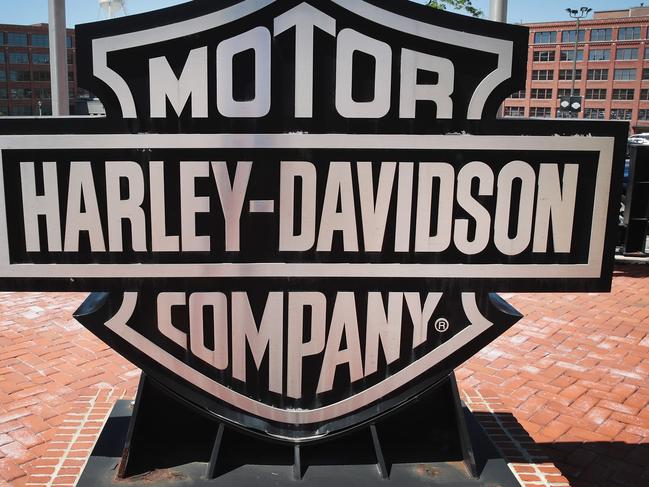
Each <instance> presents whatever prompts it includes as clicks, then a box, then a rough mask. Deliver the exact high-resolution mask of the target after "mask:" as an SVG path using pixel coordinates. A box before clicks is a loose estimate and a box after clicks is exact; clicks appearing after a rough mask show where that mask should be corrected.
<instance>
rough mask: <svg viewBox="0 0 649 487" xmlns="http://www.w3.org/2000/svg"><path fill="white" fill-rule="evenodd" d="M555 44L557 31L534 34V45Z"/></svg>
mask: <svg viewBox="0 0 649 487" xmlns="http://www.w3.org/2000/svg"><path fill="white" fill-rule="evenodd" d="M556 42H557V31H555V30H552V31H547V32H535V33H534V44H555V43H556Z"/></svg>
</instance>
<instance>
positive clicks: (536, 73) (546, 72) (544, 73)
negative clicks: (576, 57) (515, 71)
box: [532, 69, 554, 81]
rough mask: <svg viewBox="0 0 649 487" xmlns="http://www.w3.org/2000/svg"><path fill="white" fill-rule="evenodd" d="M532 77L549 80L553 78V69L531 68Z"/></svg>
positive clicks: (538, 79)
mask: <svg viewBox="0 0 649 487" xmlns="http://www.w3.org/2000/svg"><path fill="white" fill-rule="evenodd" d="M532 79H533V80H534V81H549V80H552V79H554V71H553V70H551V69H533V70H532Z"/></svg>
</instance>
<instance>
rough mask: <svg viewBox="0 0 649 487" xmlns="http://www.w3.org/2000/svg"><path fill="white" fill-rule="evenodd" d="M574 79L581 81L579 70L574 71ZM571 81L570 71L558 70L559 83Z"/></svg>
mask: <svg viewBox="0 0 649 487" xmlns="http://www.w3.org/2000/svg"><path fill="white" fill-rule="evenodd" d="M575 79H576V80H580V79H581V69H577V70H576V71H575ZM566 80H572V69H560V70H559V81H566Z"/></svg>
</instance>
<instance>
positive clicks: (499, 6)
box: [489, 0, 507, 22]
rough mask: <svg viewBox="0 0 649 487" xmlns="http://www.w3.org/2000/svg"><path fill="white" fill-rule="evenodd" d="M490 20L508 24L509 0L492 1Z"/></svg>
mask: <svg viewBox="0 0 649 487" xmlns="http://www.w3.org/2000/svg"><path fill="white" fill-rule="evenodd" d="M489 20H494V21H496V22H507V0H491V1H490V2H489Z"/></svg>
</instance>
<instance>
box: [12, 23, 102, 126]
mask: <svg viewBox="0 0 649 487" xmlns="http://www.w3.org/2000/svg"><path fill="white" fill-rule="evenodd" d="M74 45H75V44H74V29H68V33H67V47H68V49H67V51H68V52H67V55H68V81H69V82H70V85H69V90H70V105H71V106H70V113H71V114H74V113H75V107H76V101H75V100H77V99H78V98H85V97H87V96H89V95H88V94H87V92H86V91H85V90H79V89H77V84H76V56H75V48H74ZM51 98H52V97H51V87H50V57H49V36H48V27H47V24H36V25H6V24H0V116H5V115H21V116H26V115H39V114H42V115H50V114H51V113H52V100H51ZM39 102H40V105H39Z"/></svg>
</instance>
